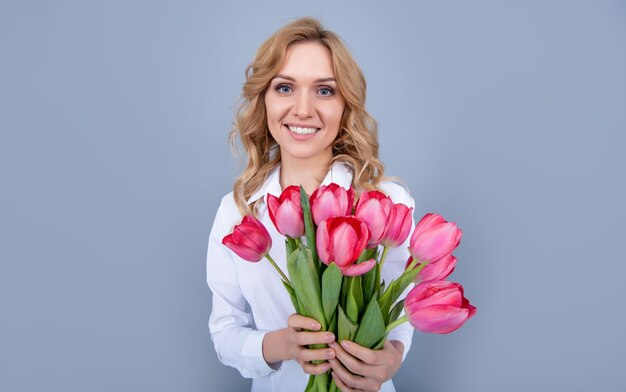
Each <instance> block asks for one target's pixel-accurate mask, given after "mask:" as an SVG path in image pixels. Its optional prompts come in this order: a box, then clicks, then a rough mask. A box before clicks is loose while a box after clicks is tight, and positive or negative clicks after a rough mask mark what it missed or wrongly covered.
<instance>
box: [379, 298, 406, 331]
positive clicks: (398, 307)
mask: <svg viewBox="0 0 626 392" xmlns="http://www.w3.org/2000/svg"><path fill="white" fill-rule="evenodd" d="M402 309H404V299H402V300H400V301H398V302H397V303H396V304H395V305H394V306H393V308H392V309H391V312H389V319H388V320H387V322H386V323H385V324H387V325H389V323H393V322H394V321H396V320H397V319H398V317H400V313H402ZM383 316H384V313H383Z"/></svg>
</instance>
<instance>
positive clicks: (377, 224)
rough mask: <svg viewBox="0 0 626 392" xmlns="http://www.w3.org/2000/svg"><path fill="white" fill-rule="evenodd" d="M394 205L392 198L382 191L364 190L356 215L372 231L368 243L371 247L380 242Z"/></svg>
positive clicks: (357, 205)
mask: <svg viewBox="0 0 626 392" xmlns="http://www.w3.org/2000/svg"><path fill="white" fill-rule="evenodd" d="M392 206H393V202H392V201H391V198H390V197H389V196H386V195H385V194H384V193H382V192H380V191H370V192H364V193H363V194H361V197H359V201H358V202H357V204H356V210H355V215H356V217H357V218H359V219H361V220H362V221H363V222H365V224H366V225H367V229H368V230H369V231H370V233H371V237H370V240H369V242H368V244H367V245H368V246H369V247H374V246H378V245H379V244H380V242H381V240H382V236H383V234H384V233H385V226H386V225H387V218H389V213H390V211H391V209H392Z"/></svg>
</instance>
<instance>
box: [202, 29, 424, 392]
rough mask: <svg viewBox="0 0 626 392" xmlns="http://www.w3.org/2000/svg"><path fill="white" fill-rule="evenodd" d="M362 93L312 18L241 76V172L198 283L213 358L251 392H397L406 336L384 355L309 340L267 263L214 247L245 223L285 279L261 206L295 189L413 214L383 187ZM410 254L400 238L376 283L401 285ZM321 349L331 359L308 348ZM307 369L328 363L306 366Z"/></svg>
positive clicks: (310, 331)
mask: <svg viewBox="0 0 626 392" xmlns="http://www.w3.org/2000/svg"><path fill="white" fill-rule="evenodd" d="M365 90H366V84H365V79H364V77H363V74H362V72H361V70H360V68H359V67H358V65H357V64H356V62H355V61H354V60H353V58H352V56H351V55H350V53H349V51H348V50H347V48H346V46H345V45H344V43H343V42H342V41H341V39H340V38H339V37H338V36H337V35H336V34H334V33H333V32H330V31H327V30H324V29H323V28H322V26H321V25H320V23H319V22H318V21H317V20H315V19H313V18H302V19H298V20H296V21H294V22H292V23H290V24H288V25H287V26H285V27H283V28H281V29H280V30H278V31H277V32H276V33H274V34H273V35H272V36H271V37H270V38H269V39H268V40H267V41H266V42H265V43H263V45H261V47H260V48H259V50H258V51H257V54H256V57H255V59H254V61H253V63H252V64H251V65H250V66H249V67H248V69H247V70H246V82H245V84H244V87H243V104H242V106H241V107H240V108H239V110H238V112H237V118H236V121H235V127H234V128H233V131H232V132H231V135H230V140H231V143H232V144H233V145H234V143H235V139H236V137H239V138H240V139H241V142H242V145H243V147H244V149H245V150H246V153H247V155H248V163H247V167H246V168H245V170H244V171H243V173H242V174H241V176H240V177H238V178H237V180H236V181H235V184H234V187H233V191H232V192H231V193H229V194H228V195H226V196H224V198H223V199H222V202H221V204H220V207H219V209H218V211H217V215H216V217H215V221H214V224H213V228H212V230H211V235H210V238H209V245H208V252H207V281H208V285H209V287H210V288H211V290H212V292H213V310H212V313H211V317H210V320H209V329H210V332H211V338H212V340H213V342H214V344H215V350H216V351H217V355H218V358H219V359H220V361H221V362H222V363H224V364H226V365H229V366H232V367H235V368H236V369H237V370H239V372H240V373H241V375H242V376H243V377H248V378H253V384H252V390H253V391H298V390H300V391H303V390H304V388H305V386H306V383H307V380H308V374H319V373H322V372H326V371H328V370H330V371H331V372H332V374H333V377H334V378H335V381H336V383H337V386H338V387H339V388H340V390H342V391H351V390H365V391H377V390H383V391H394V390H395V389H394V387H393V383H392V381H391V377H393V375H394V374H395V373H396V372H397V371H398V369H399V367H400V364H401V363H402V361H403V360H404V358H405V357H406V354H407V351H408V350H409V347H410V345H411V338H412V333H413V329H412V327H411V326H410V325H408V324H404V325H402V326H400V327H398V328H396V329H394V330H393V331H392V332H391V333H390V334H389V336H388V339H387V341H386V342H385V345H384V347H383V348H382V349H381V350H376V351H374V350H370V349H368V348H365V347H361V346H359V345H357V344H356V343H354V342H340V343H342V344H338V342H335V341H334V336H333V334H332V333H329V332H323V331H318V330H319V328H320V327H319V324H318V323H317V322H316V321H315V320H314V319H311V318H307V317H304V316H299V315H296V314H293V313H294V309H293V306H292V304H291V301H290V299H289V295H288V294H287V292H286V290H285V289H284V287H283V286H282V284H281V282H280V277H279V276H278V274H277V273H276V271H275V270H274V269H273V268H272V266H271V265H269V263H264V262H259V263H250V262H246V261H244V260H242V259H240V258H239V257H238V256H237V255H235V254H234V253H232V252H231V251H230V250H228V249H227V248H226V247H225V246H223V245H222V244H221V240H222V238H223V237H224V236H225V235H227V234H228V233H229V232H230V231H231V229H232V227H233V226H234V225H235V224H237V223H238V222H239V221H240V220H241V218H242V216H243V215H245V214H250V213H253V214H255V215H256V216H257V217H258V218H259V219H260V220H261V222H262V223H263V224H264V225H265V226H266V227H267V228H268V230H269V231H270V234H271V235H272V240H273V243H274V244H276V245H275V246H274V247H273V248H272V250H271V252H270V254H271V256H272V257H273V259H274V260H275V261H276V262H277V264H278V265H279V267H281V269H282V270H286V265H285V262H286V260H285V249H284V247H283V246H281V245H282V243H283V239H282V236H281V235H280V234H279V233H278V232H277V231H276V230H275V228H274V226H273V224H272V223H271V221H270V218H269V216H268V211H267V207H266V204H265V196H266V195H267V194H268V193H271V194H273V195H275V196H279V195H280V193H281V192H282V190H283V189H285V188H286V187H288V186H290V185H302V186H303V187H304V189H305V190H306V191H307V193H308V194H309V195H310V194H312V192H313V191H314V190H315V189H316V188H318V187H319V186H321V185H327V184H329V183H331V182H334V183H338V184H339V185H341V186H342V187H344V188H348V187H350V186H353V187H354V189H355V191H356V192H357V194H358V192H361V191H364V190H373V189H378V190H381V191H383V192H384V193H386V194H387V195H389V196H390V197H391V198H392V200H393V201H394V202H395V203H404V204H406V205H407V206H409V207H414V201H413V199H412V198H411V196H410V195H409V194H408V192H407V191H406V190H405V189H404V188H402V187H401V186H399V185H397V184H394V183H392V182H390V181H388V180H387V179H386V178H385V177H384V176H383V165H382V163H381V162H380V161H379V160H378V140H377V127H376V121H375V120H374V119H373V118H372V117H370V116H369V114H368V113H367V112H366V110H365ZM407 245H408V239H407V243H406V244H405V245H403V246H401V247H399V248H397V249H396V250H391V251H390V252H389V254H388V257H387V260H388V261H387V262H386V263H385V265H384V267H383V271H382V273H381V274H382V277H383V278H384V279H385V280H386V281H387V282H389V281H390V280H391V278H392V277H397V276H399V275H400V273H401V271H402V269H403V267H404V262H405V260H406V250H405V249H406V246H407ZM409 289H410V287H409ZM407 291H408V289H407ZM401 298H402V297H401ZM316 331H317V332H316ZM318 343H320V344H328V345H329V348H325V349H316V350H313V349H308V348H307V346H308V345H309V344H318ZM344 344H345V347H344V346H343V345H344ZM314 360H324V361H325V362H323V363H321V364H318V365H314V364H312V363H311V361H314Z"/></svg>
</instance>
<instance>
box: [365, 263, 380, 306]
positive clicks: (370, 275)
mask: <svg viewBox="0 0 626 392" xmlns="http://www.w3.org/2000/svg"><path fill="white" fill-rule="evenodd" d="M377 265H378V264H377ZM376 269H377V266H374V268H372V269H371V270H369V271H367V272H366V273H365V274H364V275H362V277H363V278H362V280H363V285H362V287H363V303H366V304H369V303H370V300H371V299H372V297H373V296H374V290H375V289H376V286H378V285H379V283H378V282H377V280H376Z"/></svg>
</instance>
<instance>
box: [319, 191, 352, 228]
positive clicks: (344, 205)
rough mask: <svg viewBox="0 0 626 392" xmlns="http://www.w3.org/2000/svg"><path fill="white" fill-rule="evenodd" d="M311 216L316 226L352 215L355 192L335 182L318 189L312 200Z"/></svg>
mask: <svg viewBox="0 0 626 392" xmlns="http://www.w3.org/2000/svg"><path fill="white" fill-rule="evenodd" d="M309 200H310V202H311V215H312V216H313V221H314V222H315V224H316V225H318V226H319V225H320V223H322V221H325V220H326V219H328V218H334V217H337V216H344V215H350V214H352V206H353V204H354V190H353V189H352V187H350V189H348V190H346V189H345V188H342V187H341V186H339V185H338V184H335V183H334V182H333V183H331V184H329V185H322V186H321V187H319V188H317V189H316V190H315V191H314V192H313V194H312V195H311V198H310V199H309Z"/></svg>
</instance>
